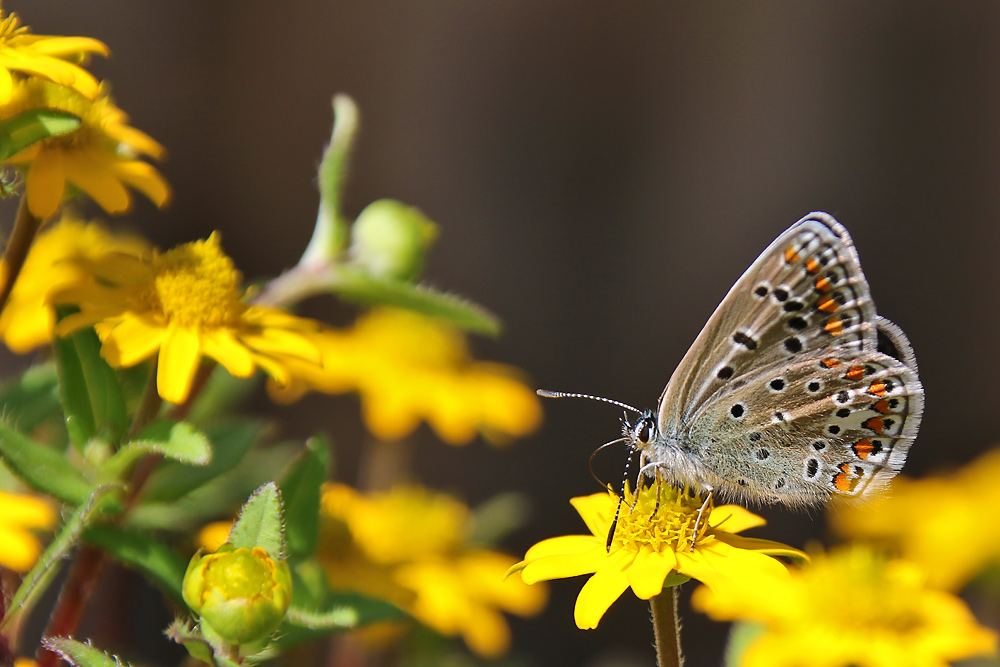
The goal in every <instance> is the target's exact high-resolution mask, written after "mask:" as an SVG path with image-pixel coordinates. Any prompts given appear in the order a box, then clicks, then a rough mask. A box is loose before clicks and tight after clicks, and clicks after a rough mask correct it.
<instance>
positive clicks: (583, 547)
mask: <svg viewBox="0 0 1000 667" xmlns="http://www.w3.org/2000/svg"><path fill="white" fill-rule="evenodd" d="M598 546H599V547H601V548H602V549H603V548H604V543H603V542H601V541H600V540H598V539H596V538H595V537H594V536H593V535H561V536H559V537H550V538H549V539H547V540H542V541H541V542H539V543H538V544H536V545H535V546H533V547H531V548H530V549H528V553H526V554H525V555H524V559H525V560H528V561H530V560H534V559H536V558H544V557H546V556H565V555H571V554H582V553H585V552H587V551H590V550H591V549H593V548H594V547H598Z"/></svg>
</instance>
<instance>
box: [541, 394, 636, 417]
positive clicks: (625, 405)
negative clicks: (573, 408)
mask: <svg viewBox="0 0 1000 667" xmlns="http://www.w3.org/2000/svg"><path fill="white" fill-rule="evenodd" d="M535 393H536V394H538V395H539V396H542V397H543V398H589V399H590V400H592V401H601V402H602V403H610V404H611V405H617V406H618V407H620V408H625V409H626V410H631V411H632V412H634V413H636V414H637V415H641V414H642V410H640V409H638V408H633V407H632V406H631V405H629V404H628V403H622V402H621V401H616V400H614V399H611V398H604V397H603V396H592V395H590V394H573V393H570V392H566V391H549V390H548V389H539V390H538V391H536V392H535Z"/></svg>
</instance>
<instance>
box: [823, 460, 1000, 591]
mask: <svg viewBox="0 0 1000 667" xmlns="http://www.w3.org/2000/svg"><path fill="white" fill-rule="evenodd" d="M997 479H1000V449H994V450H992V451H990V452H987V453H986V454H984V455H982V456H981V457H979V458H978V459H977V460H975V461H973V462H972V463H970V464H968V465H967V466H965V467H964V468H962V469H961V470H958V471H956V472H953V473H950V474H941V475H937V476H935V477H929V478H927V479H922V480H913V479H907V478H897V479H895V480H894V481H893V483H892V495H891V496H886V497H883V498H879V499H876V500H873V501H871V502H869V503H865V504H854V503H851V504H848V503H843V504H842V505H839V506H837V507H835V508H834V511H832V512H830V514H829V516H830V520H831V522H832V524H833V526H834V528H835V529H836V530H837V531H838V532H839V533H840V534H842V535H845V536H848V537H851V538H855V539H864V540H870V541H875V542H877V543H879V544H880V545H882V546H887V547H889V548H891V549H892V550H894V551H895V552H896V553H898V554H899V555H900V556H902V557H903V558H905V559H906V560H909V561H912V562H914V563H916V564H917V565H919V566H921V567H922V568H923V570H924V571H925V572H926V573H927V576H928V579H929V582H930V584H931V585H933V586H934V587H936V588H943V589H945V590H951V591H956V590H959V589H960V588H962V586H963V585H965V583H967V582H968V581H969V580H970V579H971V578H972V577H974V576H976V575H977V574H979V573H980V572H981V571H982V570H983V569H984V568H985V567H986V566H987V565H989V564H991V563H996V562H997V561H998V560H1000V513H998V512H996V511H993V510H992V509H986V510H985V511H984V508H996V507H1000V484H997ZM959 536H961V537H959Z"/></svg>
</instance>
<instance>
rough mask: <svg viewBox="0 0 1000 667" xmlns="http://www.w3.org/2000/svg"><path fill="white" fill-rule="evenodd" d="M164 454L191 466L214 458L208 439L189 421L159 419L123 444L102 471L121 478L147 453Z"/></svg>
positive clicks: (202, 464)
mask: <svg viewBox="0 0 1000 667" xmlns="http://www.w3.org/2000/svg"><path fill="white" fill-rule="evenodd" d="M153 453H155V454H160V455H161V456H163V457H164V458H167V459H171V460H173V461H177V462H179V463H183V464H185V465H189V466H206V465H208V464H209V463H210V462H211V460H212V446H211V444H210V443H209V441H208V438H207V437H206V436H205V435H204V434H203V433H201V432H199V431H198V430H196V429H195V428H194V426H192V425H191V424H188V423H187V422H172V421H168V420H160V421H155V422H153V423H152V424H149V425H148V426H147V427H146V428H144V429H143V430H142V432H140V433H139V435H138V436H136V439H135V440H133V441H132V442H130V443H128V444H127V445H125V446H124V447H122V448H121V449H120V450H119V451H118V452H117V453H116V454H115V455H114V456H113V457H112V458H111V459H109V460H108V461H107V463H105V465H104V466H103V467H102V470H101V472H102V474H104V475H106V476H107V477H108V478H111V479H117V478H118V477H120V476H121V475H122V474H123V472H124V471H126V470H127V469H128V468H129V467H130V466H131V465H132V464H133V463H135V462H136V461H138V460H139V459H140V458H141V457H142V456H143V455H144V454H153Z"/></svg>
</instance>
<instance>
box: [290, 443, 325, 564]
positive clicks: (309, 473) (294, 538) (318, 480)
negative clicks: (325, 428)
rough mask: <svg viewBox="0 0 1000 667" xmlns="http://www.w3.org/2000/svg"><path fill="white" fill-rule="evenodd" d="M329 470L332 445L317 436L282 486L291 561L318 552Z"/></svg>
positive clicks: (292, 467) (308, 445)
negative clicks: (322, 496)
mask: <svg viewBox="0 0 1000 667" xmlns="http://www.w3.org/2000/svg"><path fill="white" fill-rule="evenodd" d="M329 468H330V454H329V444H328V443H327V441H326V438H324V437H322V436H318V435H317V436H313V437H312V438H309V440H307V441H306V448H305V450H303V452H302V454H301V455H300V456H299V458H298V459H297V460H296V461H295V462H294V463H293V464H292V466H291V468H289V470H288V472H286V473H285V476H284V478H282V480H281V481H280V482H279V483H278V488H279V489H280V490H281V498H282V499H283V500H284V502H285V518H286V519H285V521H286V522H285V539H286V541H287V543H288V554H289V556H291V557H299V558H304V557H306V556H309V555H311V554H312V552H313V550H314V549H315V548H316V539H317V536H318V535H319V501H320V486H322V484H323V482H325V481H326V478H327V475H328V474H329Z"/></svg>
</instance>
